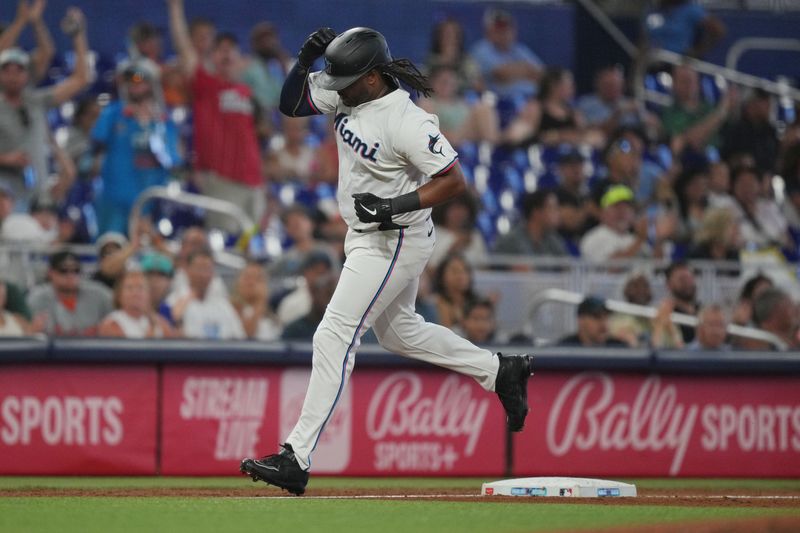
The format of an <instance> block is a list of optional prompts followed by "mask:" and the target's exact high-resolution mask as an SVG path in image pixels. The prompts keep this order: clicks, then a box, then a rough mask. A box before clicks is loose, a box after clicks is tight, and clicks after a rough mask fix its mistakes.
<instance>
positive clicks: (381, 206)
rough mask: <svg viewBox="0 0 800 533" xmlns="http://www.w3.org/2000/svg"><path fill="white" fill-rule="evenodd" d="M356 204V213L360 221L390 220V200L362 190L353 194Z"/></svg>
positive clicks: (391, 213)
mask: <svg viewBox="0 0 800 533" xmlns="http://www.w3.org/2000/svg"><path fill="white" fill-rule="evenodd" d="M353 199H354V200H355V206H356V215H358V220H360V221H361V222H391V221H392V215H393V214H394V213H393V212H392V200H391V199H390V198H380V197H378V196H375V195H374V194H372V193H371V192H362V193H358V194H354V195H353Z"/></svg>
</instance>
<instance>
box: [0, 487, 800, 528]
mask: <svg viewBox="0 0 800 533" xmlns="http://www.w3.org/2000/svg"><path fill="white" fill-rule="evenodd" d="M483 481H486V480H482V479H474V478H455V479H441V478H367V479H354V478H326V477H315V478H313V479H312V482H311V485H310V489H312V490H313V489H314V488H347V487H349V488H382V487H391V488H395V489H397V488H407V489H408V492H409V493H413V489H414V488H457V489H463V490H464V491H465V492H473V493H474V492H477V491H478V489H479V487H480V484H481V483H482V482H483ZM633 481H634V482H635V483H637V485H638V486H640V487H643V488H644V487H647V488H670V487H678V486H680V487H682V488H687V487H688V488H692V487H696V488H724V489H731V490H734V489H736V488H739V489H744V488H748V489H770V488H771V489H776V490H777V489H800V480H737V479H724V480H701V479H698V480H672V479H670V480H633ZM134 487H141V488H145V487H158V488H168V487H176V488H177V487H186V488H200V487H203V488H223V489H224V488H241V487H245V488H250V487H252V488H253V494H254V495H256V494H259V493H261V494H264V495H276V494H281V493H280V492H278V491H276V490H273V489H265V488H264V487H263V485H260V484H259V485H256V484H253V483H250V482H249V480H248V479H246V478H245V477H244V476H242V477H235V478H152V477H142V478H72V477H70V478H67V477H0V489H14V488H89V489H91V488H94V489H102V488H134ZM787 514H791V515H794V516H800V508H780V509H767V508H748V507H713V506H712V507H672V506H651V505H613V504H611V502H604V503H603V504H597V505H595V504H574V503H547V504H543V503H541V502H538V501H530V502H529V503H528V502H526V503H500V502H491V503H486V502H475V503H472V502H445V501H395V500H392V501H386V500H382V501H381V500H315V499H311V498H286V499H274V500H273V499H259V498H250V497H246V498H208V497H203V498H185V497H169V498H140V497H125V498H114V497H74V496H64V497H61V496H59V497H30V498H12V497H9V498H0V531H1V532H3V533H6V532H8V533H15V532H20V533H22V532H24V533H28V532H30V533H37V532H51V531H52V532H56V531H57V532H58V533H71V532H81V533H83V532H86V533H92V532H103V533H116V532H124V533H128V532H138V531H147V532H150V531H165V532H170V533H172V532H178V533H180V532H187V533H188V532H191V533H206V532H208V533H211V532H214V533H217V532H223V533H227V532H238V531H247V532H255V531H279V532H282V533H300V532H305V531H323V532H324V533H338V532H340V531H342V532H348V533H355V532H360V531H370V532H377V533H394V532H408V531H414V532H429V531H430V532H436V533H440V532H470V531H476V532H478V531H479V532H483V533H485V532H500V533H504V532H523V531H558V530H562V531H563V530H578V529H586V530H593V529H597V528H604V527H613V526H623V525H634V524H656V523H664V522H675V521H689V520H702V519H709V520H714V519H744V518H751V517H752V518H754V517H758V516H777V515H787Z"/></svg>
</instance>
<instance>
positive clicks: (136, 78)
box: [124, 70, 147, 83]
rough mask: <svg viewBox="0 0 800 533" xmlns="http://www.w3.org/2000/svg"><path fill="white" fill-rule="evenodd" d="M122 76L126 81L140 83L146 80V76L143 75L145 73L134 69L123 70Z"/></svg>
mask: <svg viewBox="0 0 800 533" xmlns="http://www.w3.org/2000/svg"><path fill="white" fill-rule="evenodd" d="M124 77H125V81H127V82H129V83H142V82H144V81H147V78H146V77H145V75H144V74H143V73H141V72H138V71H135V70H134V71H130V70H129V71H127V72H125V75H124Z"/></svg>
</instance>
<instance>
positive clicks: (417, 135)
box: [308, 73, 458, 231]
mask: <svg viewBox="0 0 800 533" xmlns="http://www.w3.org/2000/svg"><path fill="white" fill-rule="evenodd" d="M317 76H318V73H313V74H311V75H309V78H308V86H309V93H310V100H311V102H310V104H311V105H312V107H313V108H314V110H315V111H316V112H318V113H324V114H329V113H334V114H335V115H334V123H333V125H334V135H335V137H336V146H337V148H338V153H339V188H338V192H337V200H338V202H339V210H340V212H341V215H342V218H344V220H345V222H347V225H348V226H350V227H351V228H353V229H356V230H362V231H364V230H366V231H368V230H374V229H376V228H377V226H378V224H375V223H365V222H361V221H360V220H359V219H358V217H357V216H356V213H355V208H354V206H353V198H352V195H353V194H355V193H361V192H371V193H372V194H375V195H376V196H380V197H381V198H394V197H395V196H400V195H401V194H405V193H409V192H411V191H414V190H416V189H418V188H419V187H420V186H421V185H423V184H424V183H426V182H427V181H429V180H430V179H432V178H435V177H436V176H438V175H440V174H443V173H445V172H447V171H448V170H450V169H451V168H452V167H453V165H455V164H456V161H457V160H458V153H457V152H456V151H455V150H454V149H453V147H452V146H451V145H450V143H449V142H448V141H447V139H445V137H444V135H442V133H441V131H439V119H438V118H437V117H436V116H435V115H431V114H430V113H427V112H426V111H423V110H422V109H420V108H419V107H417V106H416V105H415V104H414V102H412V101H411V98H410V95H409V94H408V92H406V91H404V90H403V89H396V90H394V91H392V92H390V93H389V94H387V95H385V96H383V97H381V98H379V99H377V100H371V101H369V102H365V103H363V104H361V105H358V106H356V107H348V106H346V105H344V104H343V103H342V101H341V99H340V98H339V95H338V94H337V93H336V92H335V91H328V90H325V89H322V88H320V87H319V86H318V85H317V84H316V83H315V82H316V78H317ZM430 211H431V210H430V209H420V210H418V211H412V212H410V213H403V214H401V215H395V216H393V217H392V220H393V221H394V222H396V223H397V224H400V225H403V226H413V225H415V224H421V223H423V222H424V221H425V219H427V218H428V216H430Z"/></svg>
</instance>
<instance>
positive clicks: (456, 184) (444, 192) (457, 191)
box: [409, 160, 467, 209]
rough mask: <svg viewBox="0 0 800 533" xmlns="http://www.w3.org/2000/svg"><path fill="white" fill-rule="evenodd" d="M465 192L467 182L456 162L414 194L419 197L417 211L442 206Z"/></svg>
mask: <svg viewBox="0 0 800 533" xmlns="http://www.w3.org/2000/svg"><path fill="white" fill-rule="evenodd" d="M466 190H467V182H466V181H465V180H464V173H463V172H461V165H459V164H458V160H456V161H454V162H453V164H452V165H451V166H450V168H448V169H445V170H444V172H442V173H441V174H439V175H437V176H434V178H433V179H432V180H431V181H429V182H428V183H426V184H424V185H423V186H422V187H420V188H419V189H417V190H416V191H414V192H415V193H417V195H419V209H427V208H429V207H435V206H437V205H439V204H443V203H445V202H447V201H449V200H451V199H453V198H455V197H456V196H459V195H461V194H463V193H464V192H466ZM409 194H413V193H409Z"/></svg>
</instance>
